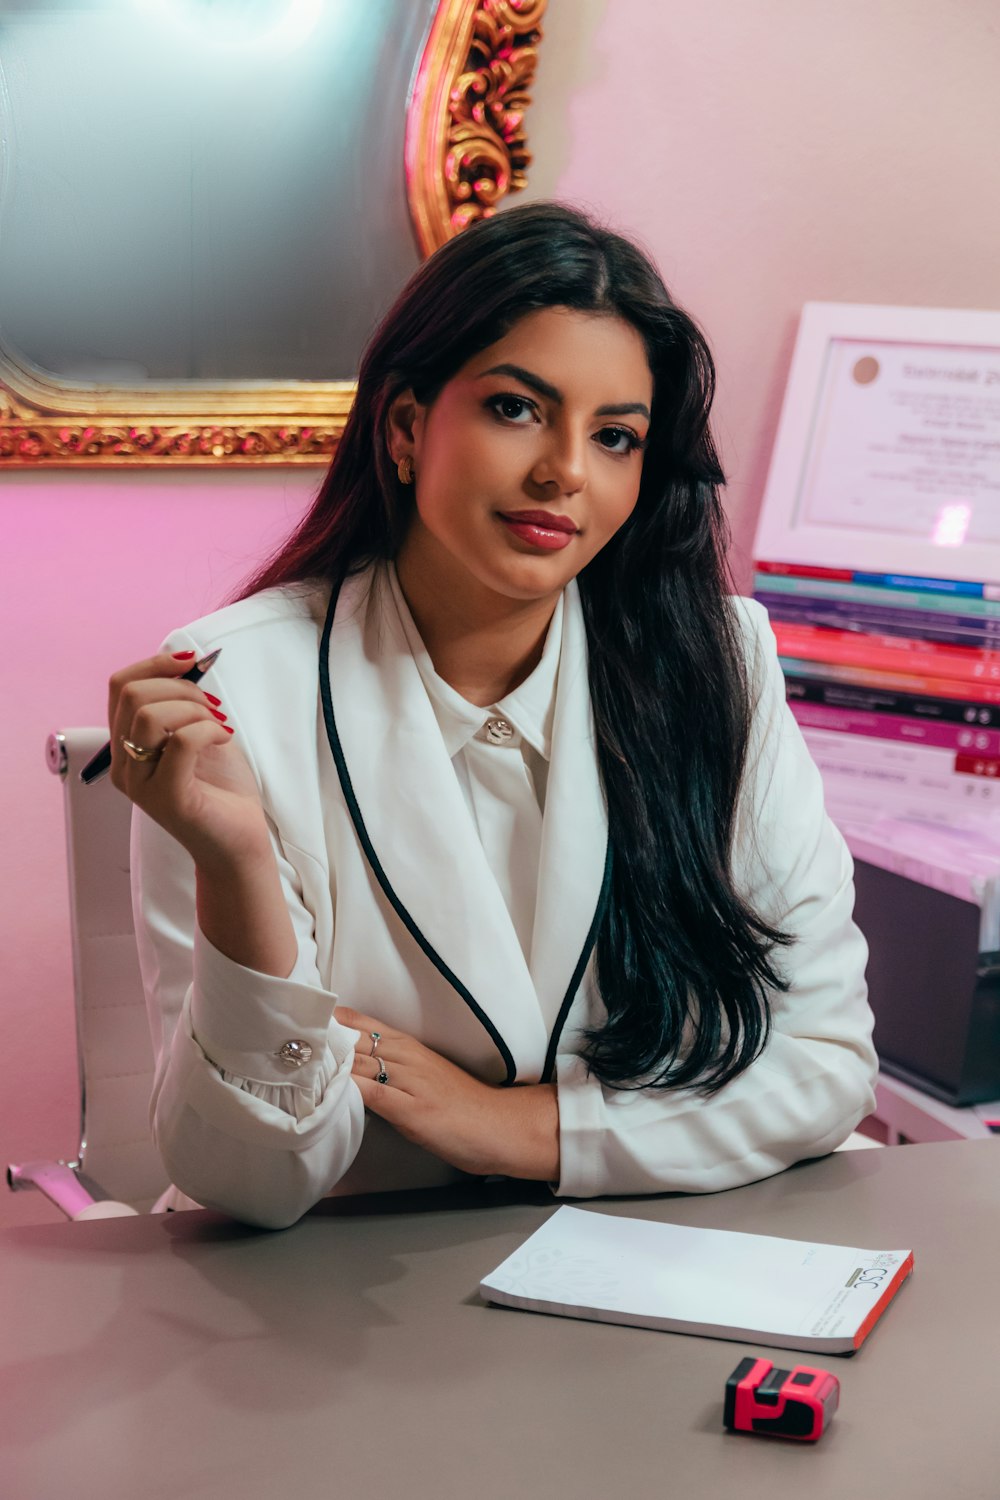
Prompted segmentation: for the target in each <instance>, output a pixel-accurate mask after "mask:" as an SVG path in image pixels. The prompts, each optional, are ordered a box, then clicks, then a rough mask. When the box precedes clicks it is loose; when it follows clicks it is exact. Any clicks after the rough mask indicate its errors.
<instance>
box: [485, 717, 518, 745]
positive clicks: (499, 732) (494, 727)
mask: <svg viewBox="0 0 1000 1500" xmlns="http://www.w3.org/2000/svg"><path fill="white" fill-rule="evenodd" d="M486 738H487V739H488V740H489V742H490V744H491V745H504V744H506V742H507V741H508V740H512V739H513V738H514V726H513V724H508V723H507V720H506V719H487V721H486Z"/></svg>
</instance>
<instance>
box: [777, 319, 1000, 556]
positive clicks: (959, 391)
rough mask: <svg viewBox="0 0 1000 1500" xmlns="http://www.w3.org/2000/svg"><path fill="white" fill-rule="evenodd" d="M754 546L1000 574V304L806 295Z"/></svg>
mask: <svg viewBox="0 0 1000 1500" xmlns="http://www.w3.org/2000/svg"><path fill="white" fill-rule="evenodd" d="M754 550H755V555H756V557H757V558H758V559H759V560H760V561H767V562H785V563H791V564H797V565H800V566H802V565H812V566H818V567H825V568H846V569H854V570H867V571H870V572H874V573H890V572H891V573H900V574H906V575H912V576H926V577H931V578H945V579H957V580H973V581H976V582H1000V312H973V311H968V310H956V311H950V310H947V309H943V308H922V307H878V306H864V305H854V304H847V303H829V302H810V303H807V304H806V306H805V308H804V310H803V314H802V322H801V325H800V328H799V335H798V340H797V342H796V346H795V354H794V357H793V360H792V368H791V372H790V374H789V378H788V387H787V390H786V392H785V401H784V406H783V409H782V413H781V421H780V423H779V427H778V434H777V438H776V440H775V447H774V453H773V456H772V460H771V468H770V472H769V474H768V480H767V486H766V489H765V493H764V500H763V504H762V507H761V513H760V519H759V522H758V528H757V537H756V541H755V544H754Z"/></svg>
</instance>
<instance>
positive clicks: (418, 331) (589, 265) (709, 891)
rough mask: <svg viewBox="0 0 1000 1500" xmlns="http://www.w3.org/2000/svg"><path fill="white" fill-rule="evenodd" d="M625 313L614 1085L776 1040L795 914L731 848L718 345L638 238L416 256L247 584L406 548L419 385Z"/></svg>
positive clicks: (740, 661)
mask: <svg viewBox="0 0 1000 1500" xmlns="http://www.w3.org/2000/svg"><path fill="white" fill-rule="evenodd" d="M545 307H567V308H572V309H576V310H579V311H581V312H587V313H601V314H607V315H611V316H615V317H618V318H621V319H623V320H624V321H625V322H627V323H629V324H631V326H632V327H633V328H635V329H636V330H637V331H638V333H639V334H640V335H641V337H642V339H643V343H644V346H645V350H646V356H647V359H648V361H649V366H650V370H651V373H652V376H653V405H652V413H651V424H650V428H649V437H648V445H647V448H646V451H645V454H644V458H643V469H642V480H641V485H640V490H639V498H638V503H637V505H636V507H635V510H634V512H633V514H632V516H631V517H630V519H629V520H628V521H627V522H626V523H625V525H624V526H622V527H621V529H620V530H619V531H618V532H617V533H616V535H615V536H614V537H613V538H612V539H611V541H610V542H609V543H608V544H607V546H605V547H604V549H603V550H602V551H601V552H600V553H598V555H597V556H596V557H595V558H594V559H593V561H592V562H591V563H590V564H589V565H588V566H587V567H586V568H585V569H584V570H583V572H582V573H581V574H580V575H579V579H578V583H579V588H580V596H581V599H582V602H583V610H584V616H585V619H586V626H587V634H588V650H589V662H590V668H589V670H590V689H591V697H592V701H593V708H594V716H595V721H596V726H597V737H598V758H599V764H600V771H601V777H602V782H603V786H604V793H605V796H606V799H607V806H608V818H609V826H610V839H611V853H612V888H611V899H610V901H609V903H608V907H607V913H606V916H605V919H604V921H603V923H602V926H601V930H600V932H599V934H598V938H597V947H596V963H597V980H598V985H599V989H600V994H601V999H602V1002H603V1004H604V1006H605V1008H606V1012H607V1016H606V1019H605V1020H604V1021H602V1024H600V1025H599V1026H594V1027H592V1028H591V1029H590V1030H589V1031H587V1032H586V1033H585V1043H586V1045H585V1049H584V1053H583V1056H584V1058H585V1060H586V1062H587V1064H588V1066H589V1068H590V1069H591V1070H592V1071H593V1072H594V1073H595V1074H596V1075H597V1077H598V1078H600V1079H601V1081H602V1082H604V1083H606V1084H608V1085H610V1086H612V1087H616V1088H639V1087H664V1088H666V1087H679V1086H682V1085H696V1086H698V1087H699V1088H700V1089H701V1090H702V1091H704V1092H706V1093H710V1092H713V1091H714V1090H716V1089H718V1088H720V1087H722V1085H723V1084H724V1083H726V1082H728V1081H729V1080H730V1079H731V1078H733V1077H735V1076H736V1074H738V1073H740V1072H741V1071H742V1070H743V1069H744V1068H746V1067H747V1066H748V1065H749V1064H750V1062H752V1060H753V1059H754V1057H755V1056H757V1054H758V1053H759V1052H760V1051H761V1049H762V1048H763V1046H764V1043H765V1041H766V1039H767V1035H768V1030H769V1027H770V1008H769V1004H768V992H769V990H771V989H779V990H780V989H783V988H785V987H786V986H785V984H784V981H783V980H782V977H781V974H780V972H779V970H778V968H777V966H776V964H775V962H774V956H773V955H774V949H775V945H776V944H781V943H784V942H787V941H788V938H787V937H786V935H785V934H783V933H782V932H780V931H778V930H777V929H775V928H774V927H772V926H769V925H768V924H767V922H765V921H764V920H763V918H762V917H761V915H760V914H758V913H757V912H755V911H754V910H752V909H751V907H750V906H749V905H748V904H747V902H746V900H745V899H744V898H743V896H741V894H740V892H739V891H738V890H737V888H736V886H735V884H734V881H733V875H732V868H731V853H732V844H733V837H734V828H735V821H736V809H737V801H738V797H739V792H740V787H741V783H742V780H743V772H744V766H745V762H746V758H747V751H748V742H749V734H750V720H751V713H752V708H751V688H750V685H749V681H748V673H747V668H746V663H745V657H744V649H743V646H742V642H741V637H740V632H739V627H738V625H737V622H736V617H735V614H734V610H733V606H732V604H731V603H730V600H729V594H730V591H731V590H730V580H729V575H728V572H727V564H726V543H727V528H726V521H725V515H724V512H723V509H722V504H721V500H720V494H719V490H720V486H721V485H722V484H723V483H724V476H723V473H722V469H721V467H720V465H719V460H718V457H717V455H716V451H715V447H714V444H713V442H712V437H711V434H710V432H709V426H708V417H709V410H710V407H711V403H712V397H713V393H714V384H715V371H714V366H713V363H712V357H711V354H710V353H709V350H708V347H707V345H706V343H705V340H704V338H703V337H702V335H701V333H700V332H699V330H698V328H697V327H696V325H695V324H694V323H693V322H692V320H691V319H690V318H689V317H688V316H687V314H686V313H684V312H683V311H682V310H681V309H680V308H679V307H677V306H676V305H675V303H674V302H673V301H672V300H671V298H670V295H669V293H668V292H667V290H666V288H665V286H664V285H663V282H662V280H661V278H660V276H659V274H658V272H657V270H656V268H655V266H654V265H653V264H652V262H651V261H650V260H649V259H648V258H647V256H646V255H644V254H643V253H642V251H641V250H639V249H638V248H637V247H636V246H635V245H633V244H632V243H631V242H630V241H629V240H627V239H624V238H623V237H622V236H620V235H618V234H615V233H612V232H611V231H609V230H608V229H606V228H604V227H603V226H600V225H598V224H597V223H595V222H594V221H593V220H592V219H589V218H587V217H586V216H585V215H583V214H581V213H579V212H577V211H576V210H574V209H571V208H569V207H566V206H563V205H560V204H553V203H534V204H529V205H526V206H522V207H518V208H513V209H508V210H506V211H505V212H503V213H499V214H496V215H495V216H493V217H492V218H490V219H486V220H483V221H481V222H479V223H478V224H476V225H474V226H473V227H472V228H470V229H468V230H466V231H465V232H464V233H463V234H461V235H459V236H458V237H457V238H456V239H453V240H450V241H448V243H447V244H445V245H443V246H442V247H441V249H439V250H438V251H436V252H435V254H434V255H432V256H431V257H430V258H429V259H428V260H427V261H425V262H424V264H423V265H422V266H421V267H420V268H419V270H418V271H417V272H416V273H415V275H414V276H413V277H412V278H411V279H410V281H409V282H408V284H407V285H406V287H404V289H403V291H402V292H401V293H400V295H399V297H398V299H397V300H396V302H395V304H394V305H393V307H392V308H391V309H390V311H389V312H388V314H387V315H386V316H385V318H384V319H383V321H382V323H381V325H380V326H379V328H378V329H377V330H376V332H375V334H374V335H373V337H372V339H371V341H370V343H369V344H368V347H367V349H366V351H365V354H364V356H363V358H362V361H361V367H360V371H359V375H358V391H357V398H356V400H355V402H354V406H353V408H352V410H351V413H350V416H349V418H348V421H347V425H346V427H345V430H344V434H343V437H342V438H341V441H340V444H339V446H338V448H337V452H336V455H335V457H334V459H333V462H332V464H331V466H330V469H329V471H328V473H327V475H326V478H325V480H324V482H323V485H322V487H321V489H320V492H319V494H318V496H317V498H316V501H315V503H314V504H313V506H312V507H311V509H310V510H309V512H308V513H307V514H306V516H305V517H304V518H303V520H302V522H301V524H300V525H299V526H298V528H297V529H296V531H295V532H294V533H293V535H292V536H291V537H290V538H289V539H288V541H287V542H286V543H285V544H284V545H283V546H282V547H281V548H280V550H279V551H278V552H277V553H276V554H275V555H274V556H273V557H272V558H271V560H270V561H269V562H267V563H266V564H265V565H264V566H263V567H262V568H261V569H260V570H259V571H258V572H257V573H256V574H255V575H254V576H253V577H252V578H251V579H249V580H248V581H247V583H246V584H244V585H243V587H242V588H241V589H240V591H239V593H238V594H237V595H236V597H238V598H245V597H246V596H247V595H249V594H251V593H254V592H256V591H257V590H259V589H263V588H270V587H273V586H275V585H282V584H290V583H294V582H299V581H302V580H305V579H309V578H324V579H329V580H340V579H342V578H344V577H345V576H347V575H348V574H350V573H354V572H358V571H360V570H361V569H363V568H365V567H367V566H368V565H370V564H371V563H372V562H374V561H375V560H376V559H380V558H381V559H387V558H392V557H395V556H396V553H397V551H398V549H399V547H400V544H401V542H402V540H403V537H404V536H405V534H406V530H407V526H408V523H409V519H410V516H411V514H412V504H413V501H412V496H413V490H412V488H404V486H402V485H401V484H400V483H399V480H398V477H397V475H396V471H395V467H394V465H393V463H392V460H391V458H390V455H389V450H388V444H387V426H386V419H387V414H388V411H389V407H390V405H391V403H392V401H393V400H394V399H395V397H396V396H397V395H399V393H400V392H401V391H404V390H406V389H407V388H412V390H413V393H414V395H415V396H416V398H417V399H418V400H419V401H420V402H422V403H425V404H427V403H430V402H433V400H434V398H435V396H436V395H437V393H438V392H439V391H440V389H441V387H442V386H443V385H444V384H445V383H446V382H447V381H448V380H450V379H451V377H452V376H453V375H455V374H456V373H457V372H458V370H459V369H461V368H462V366H463V365H464V364H465V363H466V362H467V361H468V360H469V359H471V358H473V356H474V355H476V354H478V353H479V352H480V351H481V350H483V349H486V348H488V347H489V346H490V345H491V344H494V343H495V342H496V341H497V340H498V339H500V338H502V337H503V336H504V334H505V333H507V332H508V331H509V330H510V328H511V327H512V326H513V325H514V323H516V321H517V320H518V319H519V318H520V317H522V316H523V315H524V314H525V313H528V312H532V311H534V310H536V309H540V308H545Z"/></svg>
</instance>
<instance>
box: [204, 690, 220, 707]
mask: <svg viewBox="0 0 1000 1500" xmlns="http://www.w3.org/2000/svg"><path fill="white" fill-rule="evenodd" d="M202 692H203V693H205V689H204V688H202ZM205 697H206V698H207V699H208V701H209V703H214V704H215V706H216V708H221V707H222V699H221V698H217V697H216V696H215V694H214V693H205Z"/></svg>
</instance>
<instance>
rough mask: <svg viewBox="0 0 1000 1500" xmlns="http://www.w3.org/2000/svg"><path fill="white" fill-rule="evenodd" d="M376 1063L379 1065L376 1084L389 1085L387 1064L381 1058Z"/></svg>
mask: <svg viewBox="0 0 1000 1500" xmlns="http://www.w3.org/2000/svg"><path fill="white" fill-rule="evenodd" d="M376 1062H377V1063H378V1072H377V1073H376V1074H375V1082H376V1083H388V1082H389V1075H388V1073H387V1072H386V1070H385V1063H384V1062H383V1061H382V1059H381V1058H380V1057H379V1058H376Z"/></svg>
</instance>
